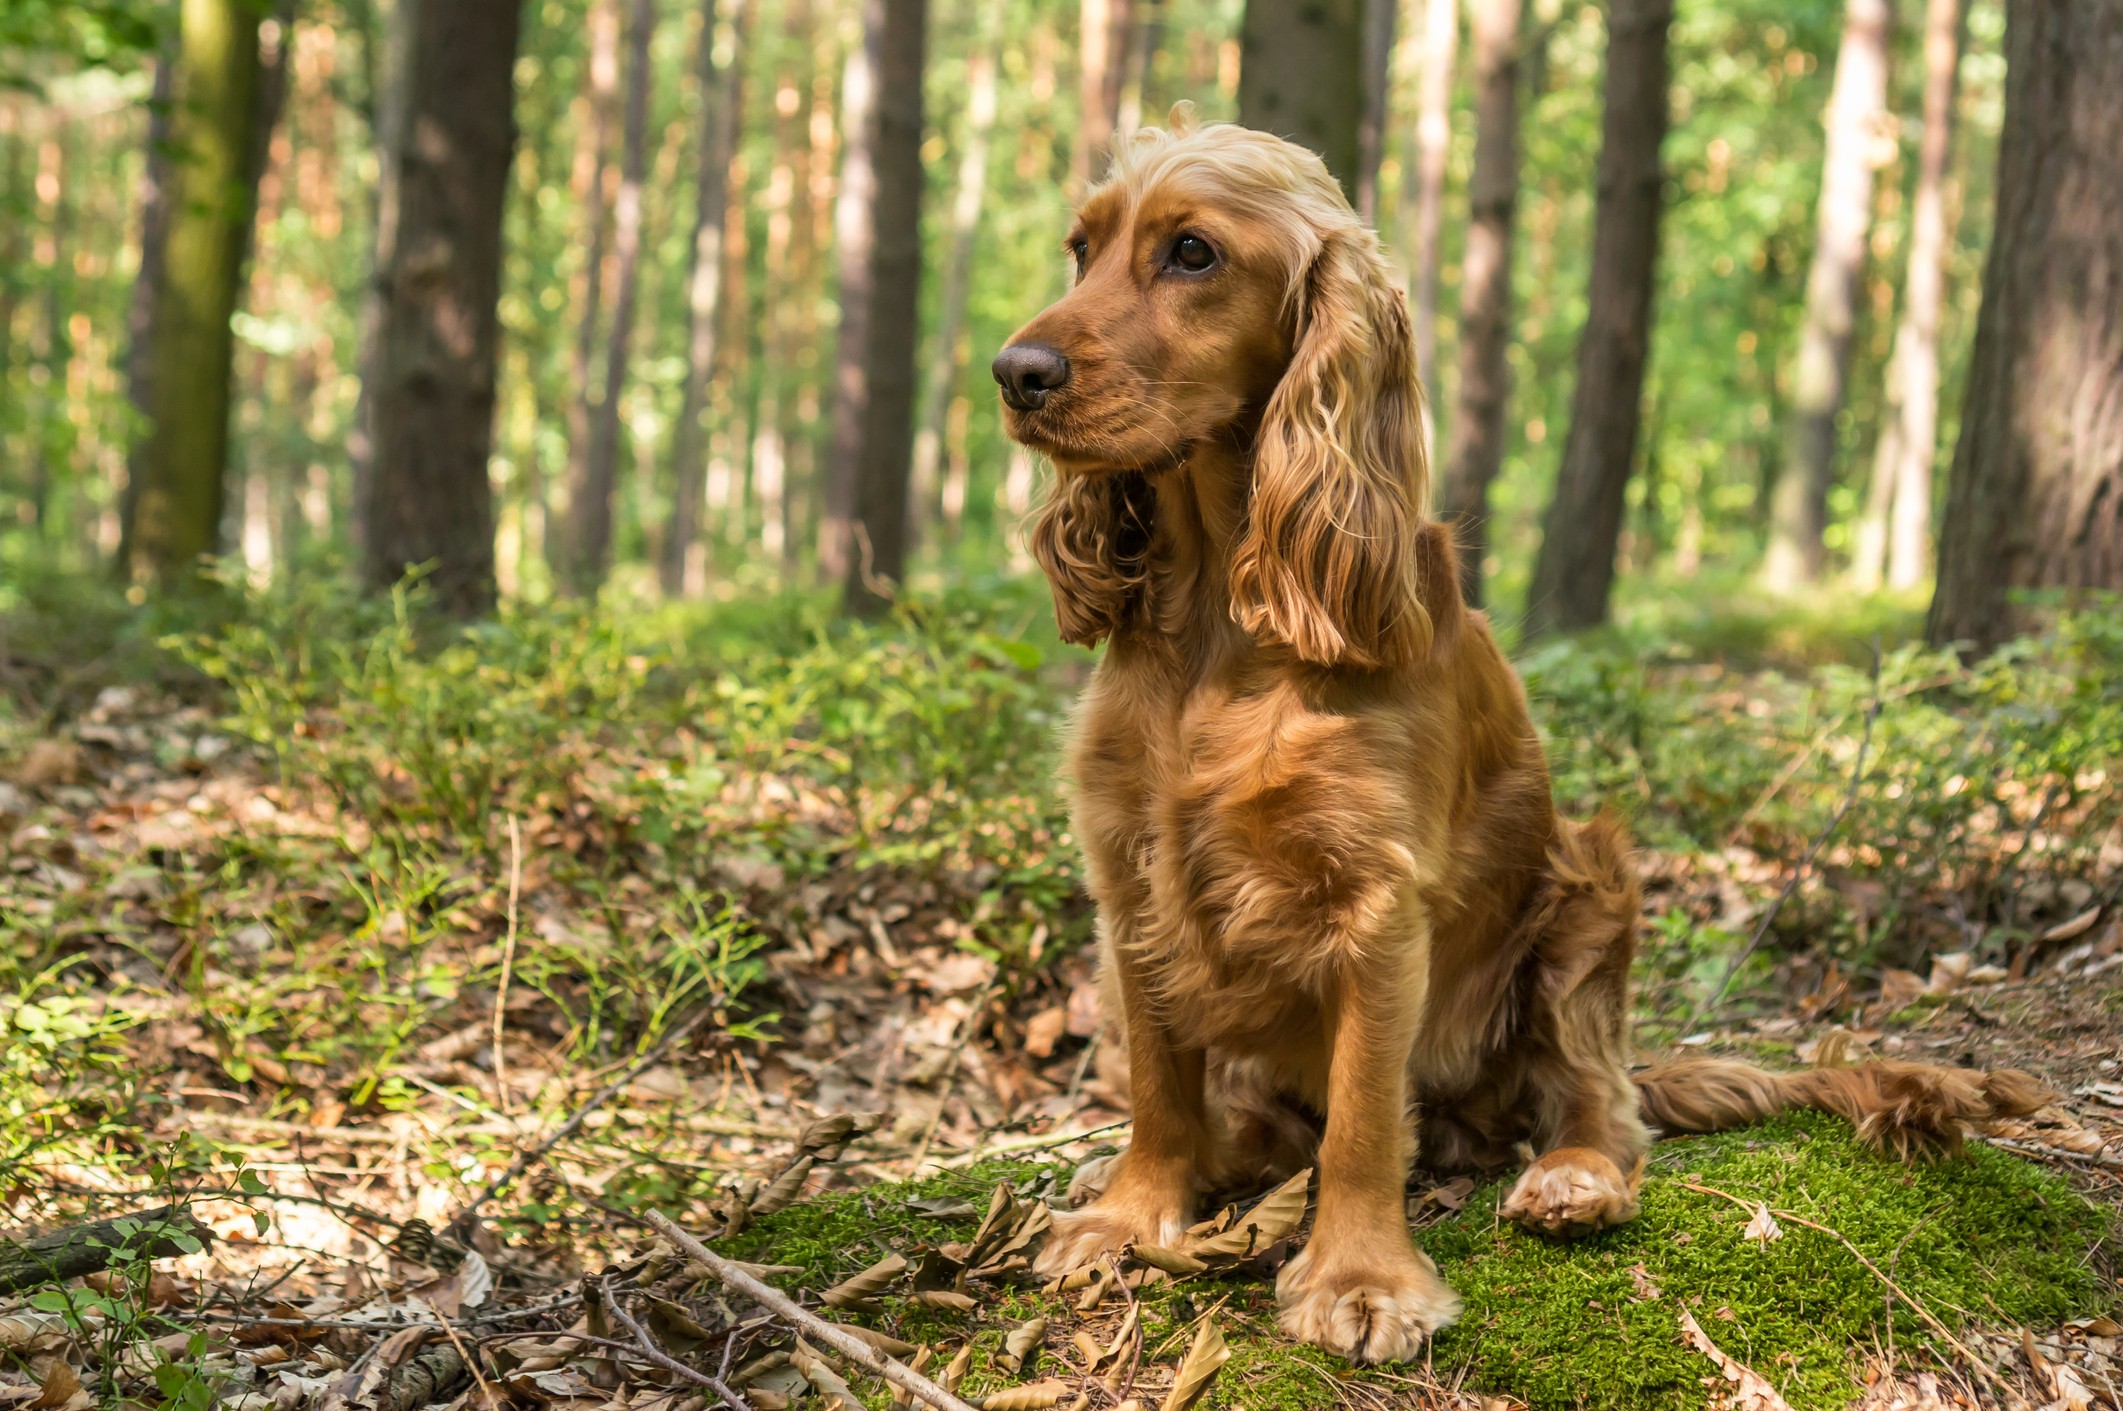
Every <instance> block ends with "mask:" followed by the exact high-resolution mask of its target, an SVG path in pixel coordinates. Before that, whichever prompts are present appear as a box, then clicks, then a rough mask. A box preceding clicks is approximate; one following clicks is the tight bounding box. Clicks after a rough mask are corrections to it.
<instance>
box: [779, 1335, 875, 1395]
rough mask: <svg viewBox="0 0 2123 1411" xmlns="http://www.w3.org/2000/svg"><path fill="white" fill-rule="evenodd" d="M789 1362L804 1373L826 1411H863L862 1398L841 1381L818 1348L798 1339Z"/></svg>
mask: <svg viewBox="0 0 2123 1411" xmlns="http://www.w3.org/2000/svg"><path fill="white" fill-rule="evenodd" d="M789 1361H790V1363H791V1364H793V1365H794V1366H795V1368H796V1370H797V1371H799V1372H801V1373H803V1379H804V1380H805V1381H807V1382H809V1383H810V1384H811V1390H813V1391H815V1392H817V1393H818V1395H819V1397H820V1398H821V1400H820V1405H821V1406H822V1407H823V1408H824V1411H836V1408H838V1411H863V1408H862V1398H861V1397H859V1396H857V1395H856V1394H855V1391H854V1389H853V1388H852V1387H850V1386H849V1385H848V1384H847V1383H846V1382H844V1381H842V1380H841V1379H840V1374H839V1373H838V1372H836V1371H834V1370H833V1368H832V1366H831V1365H830V1364H828V1363H827V1361H826V1359H825V1358H824V1357H823V1356H822V1355H820V1353H819V1351H818V1349H817V1348H815V1347H813V1346H811V1344H809V1343H807V1342H805V1341H804V1340H803V1339H802V1338H798V1339H796V1346H795V1348H794V1349H792V1350H791V1351H790V1353H789Z"/></svg>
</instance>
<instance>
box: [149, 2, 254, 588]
mask: <svg viewBox="0 0 2123 1411" xmlns="http://www.w3.org/2000/svg"><path fill="white" fill-rule="evenodd" d="M179 34H180V39H179V55H180V57H179V60H178V75H177V79H176V95H177V96H176V103H175V107H174V109H173V112H172V115H171V124H170V129H171V130H170V141H171V145H172V146H173V147H174V148H175V149H176V151H177V152H178V153H179V154H181V160H180V161H178V162H177V163H176V164H175V166H176V171H175V173H174V180H173V182H172V186H173V200H172V201H171V204H170V224H169V231H168V234H167V236H166V237H165V240H164V243H163V249H162V267H161V269H160V271H159V272H158V273H157V275H156V279H157V300H156V303H157V307H156V317H155V322H154V330H153V335H152V344H151V347H152V352H151V353H150V363H151V365H150V371H149V373H148V385H149V389H150V399H151V402H152V405H153V407H154V429H153V430H152V432H151V433H150V435H149V443H148V447H147V452H146V454H145V456H144V457H143V458H142V464H141V471H142V476H141V484H140V487H139V489H138V490H137V491H130V492H129V493H132V494H133V495H134V496H135V500H136V511H135V514H136V518H135V523H134V532H133V543H132V546H131V547H132V551H133V552H132V563H131V569H132V573H133V576H134V577H135V578H136V579H141V578H153V579H155V580H157V581H158V582H160V583H162V584H163V585H164V586H177V585H180V584H183V583H186V582H189V581H191V579H192V575H193V572H194V565H195V564H196V563H197V561H198V558H199V556H200V555H201V554H210V553H213V552H214V551H215V550H216V549H218V548H219V547H220V543H221V507H222V496H223V488H222V485H223V479H224V475H225V472H226V469H227V465H228V438H229V400H230V384H231V382H232V380H233V379H232V361H233V357H234V353H235V346H234V340H233V335H232V334H231V333H230V331H229V319H230V317H231V316H232V315H233V314H234V313H235V310H236V301H237V298H238V294H239V292H240V290H241V289H242V281H241V273H242V260H243V249H244V244H245V241H246V239H247V238H248V231H249V227H250V217H251V203H252V200H253V185H252V182H253V181H255V173H254V172H252V171H250V170H249V167H250V155H251V147H252V128H253V124H254V123H255V122H256V121H257V117H258V111H257V92H258V13H257V11H256V10H254V9H252V8H251V7H250V6H249V5H247V4H244V3H242V0H183V7H182V10H181V13H180V18H179ZM246 177H249V178H251V180H246Z"/></svg>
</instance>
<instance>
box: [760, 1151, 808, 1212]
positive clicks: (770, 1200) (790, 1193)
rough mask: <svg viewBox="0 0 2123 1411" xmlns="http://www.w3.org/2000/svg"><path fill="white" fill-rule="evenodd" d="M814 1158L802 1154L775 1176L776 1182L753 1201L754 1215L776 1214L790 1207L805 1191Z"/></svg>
mask: <svg viewBox="0 0 2123 1411" xmlns="http://www.w3.org/2000/svg"><path fill="white" fill-rule="evenodd" d="M813 1164H814V1160H813V1158H811V1157H809V1156H802V1157H798V1158H797V1159H796V1162H795V1164H794V1165H792V1166H790V1167H789V1169H788V1170H786V1171H784V1172H782V1173H781V1174H780V1175H779V1176H776V1177H775V1178H774V1184H772V1185H770V1186H768V1187H767V1188H766V1189H765V1190H763V1191H761V1192H760V1193H759V1195H758V1196H757V1197H756V1198H755V1199H754V1200H753V1201H752V1209H751V1213H752V1214H754V1215H774V1214H778V1213H780V1212H781V1211H783V1210H786V1209H788V1208H789V1206H790V1205H792V1204H794V1203H795V1200H796V1197H797V1196H798V1195H799V1194H801V1193H802V1191H803V1183H804V1178H805V1177H807V1176H809V1175H810V1174H811V1167H812V1165H813Z"/></svg>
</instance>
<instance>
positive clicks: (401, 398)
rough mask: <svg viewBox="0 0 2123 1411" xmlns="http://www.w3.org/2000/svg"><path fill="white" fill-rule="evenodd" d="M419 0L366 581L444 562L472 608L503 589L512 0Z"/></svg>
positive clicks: (446, 595) (442, 583) (433, 578)
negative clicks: (499, 475)
mask: <svg viewBox="0 0 2123 1411" xmlns="http://www.w3.org/2000/svg"><path fill="white" fill-rule="evenodd" d="M400 3H401V4H413V5H416V6H417V11H416V14H415V17H414V21H413V43H412V46H411V50H410V52H411V57H412V64H411V68H410V71H409V72H408V74H407V93H406V122H405V126H404V130H403V132H402V133H401V135H400V146H399V150H398V153H397V160H398V172H399V178H398V180H399V191H398V224H397V229H396V230H395V231H394V232H392V234H391V237H390V239H389V240H388V242H387V243H388V246H389V248H390V250H391V263H390V266H389V268H388V269H387V270H386V271H385V274H384V279H383V286H384V287H383V299H384V319H383V334H382V339H381V346H380V348H379V350H378V357H377V388H376V394H375V407H376V472H375V475H374V477H373V478H372V482H371V485H370V492H369V499H368V502H367V503H366V504H365V505H364V506H362V513H363V515H364V517H365V518H366V519H367V521H368V530H367V534H366V543H367V550H366V559H367V570H368V580H369V583H370V584H371V585H372V586H374V587H378V588H383V587H388V586H390V585H391V584H392V583H394V582H396V581H397V579H398V577H399V575H401V574H402V573H403V572H404V571H405V569H406V567H407V565H409V564H418V563H433V564H434V569H433V571H432V573H431V574H430V576H429V578H428V580H427V581H428V584H429V586H430V587H431V589H432V590H433V592H434V596H435V600H436V602H437V603H438V604H439V605H440V606H442V607H443V608H444V609H445V610H447V611H450V612H453V613H457V614H460V615H468V614H472V613H477V612H483V611H485V610H486V609H487V608H489V607H490V606H492V604H493V601H494V502H493V498H494V497H493V489H492V486H491V484H490V483H489V481H488V479H487V458H488V454H489V452H490V451H491V449H492V446H493V437H494V390H495V373H496V367H497V353H498V351H499V343H500V334H501V328H500V317H499V314H498V312H497V310H496V307H495V305H496V301H497V300H498V299H499V297H500V294H501V220H502V211H503V207H504V204H505V199H504V198H505V195H506V189H507V184H508V174H509V165H510V162H511V160H512V159H513V157H514V155H515V147H516V122H515V103H514V100H515V84H514V75H515V69H516V42H517V36H518V31H519V27H520V25H521V22H522V12H521V10H520V9H519V8H518V6H517V5H516V4H514V3H507V4H501V5H494V4H491V3H482V0H400Z"/></svg>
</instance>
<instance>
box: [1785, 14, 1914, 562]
mask: <svg viewBox="0 0 2123 1411" xmlns="http://www.w3.org/2000/svg"><path fill="white" fill-rule="evenodd" d="M1893 29H1894V7H1893V5H1892V4H1891V3H1889V0H1846V5H1845V8H1844V12H1843V43H1842V48H1841V49H1840V50H1839V51H1838V52H1837V54H1836V77H1835V88H1834V90H1833V91H1832V92H1831V93H1830V95H1829V99H1828V115H1827V128H1828V143H1827V148H1826V151H1825V152H1824V154H1823V156H1822V158H1821V195H1820V204H1819V208H1818V210H1817V212H1816V220H1815V230H1814V242H1813V266H1812V268H1811V269H1810V270H1809V271H1808V273H1807V276H1806V319H1805V322H1804V323H1803V324H1802V325H1801V326H1800V328H1799V355H1798V365H1797V367H1796V369H1795V370H1794V373H1793V396H1792V411H1791V423H1790V426H1789V427H1788V428H1787V430H1786V432H1785V442H1784V459H1783V467H1782V469H1781V471H1780V472H1779V474H1778V476H1777V484H1776V489H1775V490H1774V492H1773V493H1772V496H1771V500H1770V507H1769V521H1770V522H1769V552H1768V556H1767V557H1766V558H1765V560H1764V561H1763V565H1762V579H1763V582H1764V583H1765V584H1766V585H1767V586H1768V587H1770V588H1772V589H1776V590H1779V591H1789V590H1791V589H1793V588H1796V587H1797V586H1798V585H1799V584H1801V583H1804V582H1810V581H1812V580H1814V579H1816V578H1819V577H1820V575H1821V566H1822V559H1823V556H1824V555H1825V553H1826V548H1825V545H1824V544H1823V541H1822V534H1823V532H1824V531H1825V530H1826V529H1827V528H1828V488H1829V485H1830V484H1831V482H1832V481H1833V480H1834V478H1835V452H1836V415H1837V413H1839V412H1841V411H1842V410H1843V395H1844V391H1845V388H1844V383H1845V382H1846V380H1847V379H1848V378H1849V376H1850V337H1851V329H1852V325H1853V319H1854V316H1855V312H1856V304H1857V285H1858V277H1859V276H1860V274H1862V273H1863V271H1864V267H1865V232H1866V228H1867V226H1868V225H1869V224H1870V223H1871V220H1872V169H1873V157H1872V149H1873V147H1874V144H1875V143H1876V142H1877V141H1878V140H1879V137H1880V125H1881V122H1882V120H1883V118H1884V117H1885V114H1886V108H1887V48H1888V43H1889V40H1890V39H1891V37H1892V33H1893Z"/></svg>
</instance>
